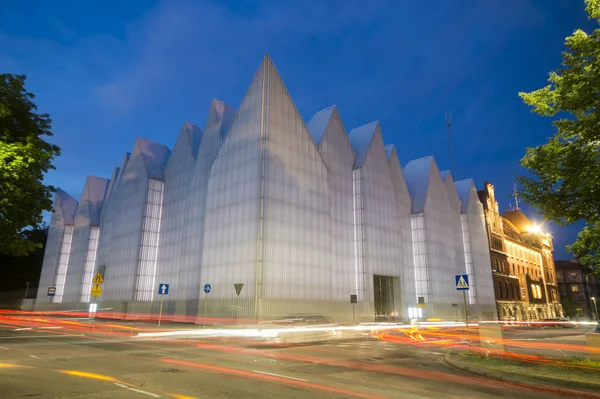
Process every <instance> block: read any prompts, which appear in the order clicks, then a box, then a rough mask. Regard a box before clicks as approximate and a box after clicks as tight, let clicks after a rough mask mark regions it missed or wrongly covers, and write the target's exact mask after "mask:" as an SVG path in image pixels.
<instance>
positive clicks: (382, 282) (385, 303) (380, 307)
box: [373, 275, 395, 318]
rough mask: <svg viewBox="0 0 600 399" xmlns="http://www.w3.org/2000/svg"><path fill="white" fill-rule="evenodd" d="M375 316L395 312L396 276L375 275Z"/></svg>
mask: <svg viewBox="0 0 600 399" xmlns="http://www.w3.org/2000/svg"><path fill="white" fill-rule="evenodd" d="M373 291H374V295H375V298H374V303H375V317H376V318H377V316H380V318H381V316H384V317H385V316H392V313H393V312H394V310H395V309H394V278H393V277H390V276H378V275H373Z"/></svg>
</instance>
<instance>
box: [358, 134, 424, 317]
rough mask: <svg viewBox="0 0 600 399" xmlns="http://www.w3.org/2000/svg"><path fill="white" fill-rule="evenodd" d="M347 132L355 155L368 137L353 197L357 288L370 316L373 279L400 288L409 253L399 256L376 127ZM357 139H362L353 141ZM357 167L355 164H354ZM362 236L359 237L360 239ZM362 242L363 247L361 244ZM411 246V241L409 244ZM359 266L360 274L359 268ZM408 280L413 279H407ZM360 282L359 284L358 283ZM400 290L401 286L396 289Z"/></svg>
mask: <svg viewBox="0 0 600 399" xmlns="http://www.w3.org/2000/svg"><path fill="white" fill-rule="evenodd" d="M366 126H368V129H369V130H370V131H367V130H365V127H361V128H357V129H355V130H354V131H352V132H350V134H349V137H350V141H351V142H352V143H353V145H354V143H355V142H356V143H357V144H356V145H354V148H355V151H358V150H360V148H358V147H357V146H362V145H364V143H365V142H366V141H367V140H365V139H364V137H362V136H363V135H366V134H368V135H370V136H371V139H370V140H369V143H370V144H369V147H368V150H367V152H366V154H365V155H364V158H362V162H361V166H360V169H362V172H361V173H355V180H354V187H355V189H356V191H355V193H356V192H361V193H362V195H359V196H355V209H356V210H357V211H358V212H357V213H355V222H356V225H355V230H356V235H355V236H356V238H357V242H356V246H355V252H356V255H357V261H358V266H359V270H358V272H359V278H358V284H359V286H360V291H361V292H360V293H359V300H362V301H365V305H364V307H363V312H364V313H365V314H373V310H372V304H373V303H374V298H375V296H374V289H373V275H380V276H388V277H393V278H396V279H398V280H399V281H400V282H401V284H402V282H403V280H404V278H405V276H404V273H405V271H406V270H411V265H410V263H411V258H410V252H409V253H408V256H406V255H407V254H403V252H402V248H403V247H402V243H401V242H402V235H401V218H400V214H399V208H398V201H397V199H396V194H395V191H394V186H393V184H392V179H391V175H390V169H389V163H388V158H387V154H386V151H385V148H384V144H383V138H382V136H381V130H380V128H379V124H378V123H373V124H369V125H366ZM357 135H360V136H361V137H356V136H357ZM355 166H356V163H355ZM361 235H362V237H361ZM361 238H362V245H361V242H360V240H361ZM409 242H410V241H409ZM361 263H362V267H363V270H362V273H361V270H360V266H361ZM409 278H412V276H410V277H409ZM361 280H362V281H361ZM399 287H401V285H400V286H399ZM399 287H395V290H394V297H395V298H396V299H397V300H400V299H401V298H402V295H403V294H404V293H403V292H397V290H396V288H398V291H399V290H402V289H401V288H399ZM390 305H391V306H392V307H393V308H394V310H393V312H394V313H396V314H402V313H403V309H402V308H401V307H400V306H399V303H398V302H396V303H394V304H390Z"/></svg>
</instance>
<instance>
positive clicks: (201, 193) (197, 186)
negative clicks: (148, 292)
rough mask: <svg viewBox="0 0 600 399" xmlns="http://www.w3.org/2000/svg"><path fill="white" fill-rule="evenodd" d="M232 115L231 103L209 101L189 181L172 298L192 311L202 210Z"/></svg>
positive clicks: (197, 279)
mask: <svg viewBox="0 0 600 399" xmlns="http://www.w3.org/2000/svg"><path fill="white" fill-rule="evenodd" d="M233 115H234V110H233V108H232V107H230V106H228V105H226V104H224V103H222V102H221V101H217V100H213V101H212V103H211V106H210V110H209V113H208V118H207V121H206V126H205V129H204V133H203V136H202V142H201V144H200V148H199V151H198V155H197V157H196V162H195V165H194V169H193V173H192V176H191V181H190V183H189V190H188V193H187V197H186V204H187V205H186V212H185V221H184V226H183V237H182V255H181V258H180V270H179V275H178V278H177V283H176V284H177V285H176V287H177V292H174V295H175V296H174V298H176V299H186V300H187V301H188V302H189V304H190V305H189V307H188V308H189V309H188V312H191V311H193V309H194V302H195V307H196V309H197V305H198V303H197V301H198V298H199V296H200V290H201V287H200V284H201V281H200V280H201V278H200V269H201V267H202V266H201V265H202V256H203V254H202V248H203V245H204V232H205V214H206V206H207V195H208V182H209V178H210V174H211V167H212V165H213V162H214V161H215V158H216V156H217V153H218V152H219V148H220V146H221V143H222V140H223V138H224V137H225V133H226V132H227V131H228V130H229V128H230V127H231V122H232V118H233ZM221 178H222V177H221ZM169 295H171V294H169Z"/></svg>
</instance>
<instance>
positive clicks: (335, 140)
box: [307, 106, 357, 314]
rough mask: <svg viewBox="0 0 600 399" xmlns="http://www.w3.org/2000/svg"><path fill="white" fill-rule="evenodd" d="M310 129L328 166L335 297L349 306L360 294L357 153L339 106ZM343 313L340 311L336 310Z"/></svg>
mask: <svg viewBox="0 0 600 399" xmlns="http://www.w3.org/2000/svg"><path fill="white" fill-rule="evenodd" d="M307 128H308V130H309V131H310V133H311V136H312V137H313V140H314V142H315V143H316V144H317V145H318V146H319V151H320V153H321V156H322V157H323V162H324V163H325V165H326V166H327V169H328V172H329V173H328V185H329V211H330V217H331V221H330V232H331V233H330V243H331V262H332V273H333V275H332V281H331V283H332V284H331V286H330V287H329V293H330V295H331V300H333V301H338V302H340V303H341V304H342V307H343V308H348V306H347V303H348V301H349V300H350V295H353V294H356V293H357V291H356V270H355V258H354V250H355V247H354V209H353V204H354V201H353V200H354V197H353V176H352V175H353V171H352V169H353V165H354V158H355V154H354V151H353V150H352V146H351V145H350V141H349V140H348V136H347V134H346V131H345V129H344V126H343V124H342V120H341V119H340V115H339V113H338V111H337V109H336V107H335V106H332V107H329V108H326V109H324V110H321V111H319V112H317V113H316V114H315V115H314V116H313V117H312V119H311V120H310V121H309V122H308V124H307ZM334 313H336V314H339V311H334Z"/></svg>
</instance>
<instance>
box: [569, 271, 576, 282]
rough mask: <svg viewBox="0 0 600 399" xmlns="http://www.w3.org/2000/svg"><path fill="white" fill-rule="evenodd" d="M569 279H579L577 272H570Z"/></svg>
mask: <svg viewBox="0 0 600 399" xmlns="http://www.w3.org/2000/svg"><path fill="white" fill-rule="evenodd" d="M569 280H571V281H575V280H577V273H575V272H573V273H569Z"/></svg>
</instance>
